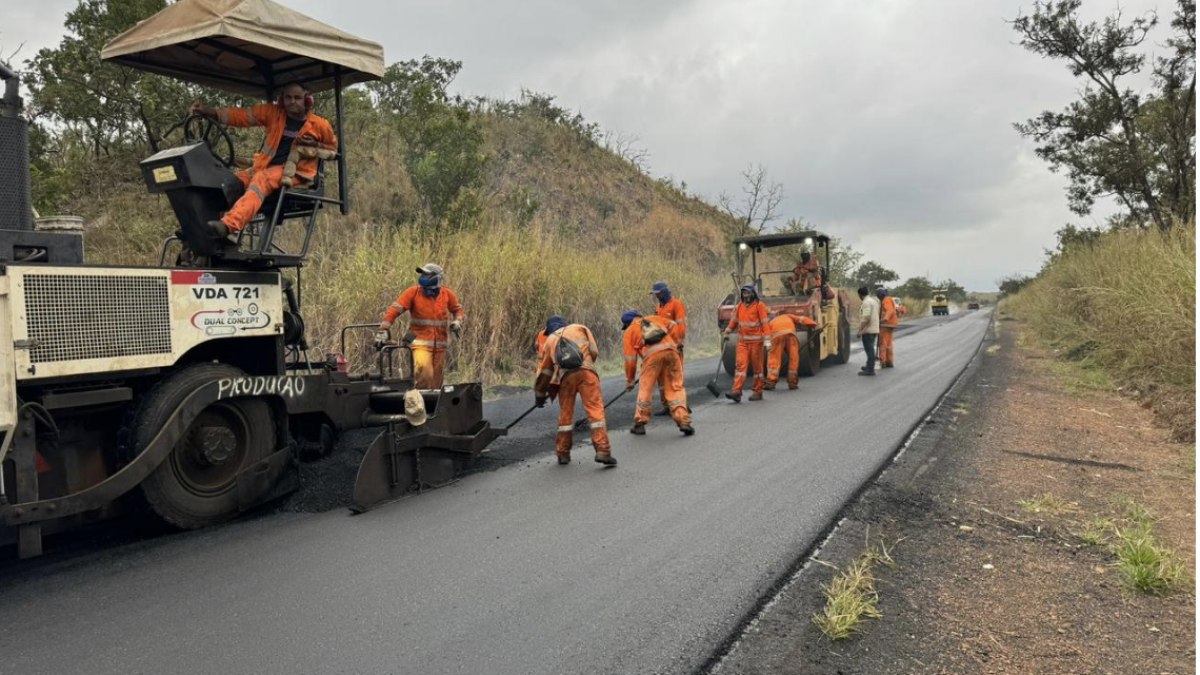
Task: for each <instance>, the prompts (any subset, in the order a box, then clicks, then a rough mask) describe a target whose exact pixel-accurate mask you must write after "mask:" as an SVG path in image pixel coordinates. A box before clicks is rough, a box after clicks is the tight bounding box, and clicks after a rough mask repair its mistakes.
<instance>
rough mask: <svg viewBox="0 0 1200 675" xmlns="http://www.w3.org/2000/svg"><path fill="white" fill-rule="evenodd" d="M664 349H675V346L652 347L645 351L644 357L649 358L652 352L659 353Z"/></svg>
mask: <svg viewBox="0 0 1200 675" xmlns="http://www.w3.org/2000/svg"><path fill="white" fill-rule="evenodd" d="M664 349H675V345H668V344H661V345H654V346H653V347H651V348H649V349H647V350H646V353H645V355H644V356H650V355H651V354H653V353H654V352H661V351H662V350H664Z"/></svg>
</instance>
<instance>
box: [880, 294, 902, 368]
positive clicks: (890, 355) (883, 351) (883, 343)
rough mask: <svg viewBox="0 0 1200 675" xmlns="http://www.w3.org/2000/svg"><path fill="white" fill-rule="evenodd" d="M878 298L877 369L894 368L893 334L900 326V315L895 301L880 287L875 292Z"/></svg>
mask: <svg viewBox="0 0 1200 675" xmlns="http://www.w3.org/2000/svg"><path fill="white" fill-rule="evenodd" d="M875 296H876V297H878V298H879V367H880V368H893V367H895V365H896V364H895V361H894V359H895V353H894V351H893V347H892V345H893V338H894V337H895V336H894V335H893V333H894V332H895V330H896V326H899V325H900V313H899V311H897V309H896V301H895V300H894V299H893V298H892V296H891V295H889V294H888V292H887V289H886V288H884V287H882V286H880V287H879V288H878V289H877V290H876V291H875Z"/></svg>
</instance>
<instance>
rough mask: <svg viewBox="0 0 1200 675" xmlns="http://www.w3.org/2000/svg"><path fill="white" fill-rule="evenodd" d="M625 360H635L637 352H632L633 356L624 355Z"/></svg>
mask: <svg viewBox="0 0 1200 675" xmlns="http://www.w3.org/2000/svg"><path fill="white" fill-rule="evenodd" d="M625 360H626V361H637V354H634V355H633V356H626V357H625Z"/></svg>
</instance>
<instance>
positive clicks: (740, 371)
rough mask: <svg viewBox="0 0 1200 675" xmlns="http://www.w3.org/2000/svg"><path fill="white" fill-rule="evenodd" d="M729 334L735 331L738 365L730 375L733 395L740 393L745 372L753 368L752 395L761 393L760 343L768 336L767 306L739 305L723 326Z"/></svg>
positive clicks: (761, 364)
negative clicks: (726, 324)
mask: <svg viewBox="0 0 1200 675" xmlns="http://www.w3.org/2000/svg"><path fill="white" fill-rule="evenodd" d="M726 330H728V331H729V332H731V333H732V332H733V331H737V333H738V343H737V365H736V366H735V368H734V373H733V393H735V394H740V393H742V388H743V387H745V386H746V370H747V368H749V367H750V366H753V367H754V385H753V387H754V393H756V394H761V393H762V390H763V340H764V339H765V338H766V335H767V306H766V305H764V304H763V303H762V301H761V300H755V301H754V302H751V303H750V304H749V305H747V304H746V303H744V302H740V301H739V302H738V304H737V307H735V308H734V310H733V317H732V318H731V319H730V320H729V325H728V326H727V327H726Z"/></svg>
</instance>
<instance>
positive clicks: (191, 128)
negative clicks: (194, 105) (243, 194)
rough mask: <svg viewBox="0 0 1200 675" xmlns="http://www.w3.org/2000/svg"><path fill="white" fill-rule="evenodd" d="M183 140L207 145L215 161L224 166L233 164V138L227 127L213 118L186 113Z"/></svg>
mask: <svg viewBox="0 0 1200 675" xmlns="http://www.w3.org/2000/svg"><path fill="white" fill-rule="evenodd" d="M183 140H184V142H186V143H196V142H201V143H203V144H205V145H207V146H208V149H209V150H211V151H212V154H213V156H214V157H216V158H217V161H219V162H221V163H222V164H224V165H225V166H226V167H231V166H233V138H231V137H230V136H229V129H227V128H226V127H225V125H223V124H221V123H220V122H218V121H216V120H214V119H213V118H211V117H205V116H204V115H188V116H187V119H185V120H184V121H183ZM222 146H224V147H222ZM222 150H224V153H222V152H221V151H222Z"/></svg>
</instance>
